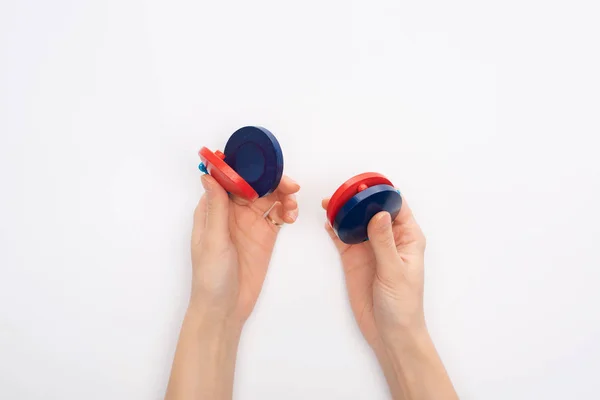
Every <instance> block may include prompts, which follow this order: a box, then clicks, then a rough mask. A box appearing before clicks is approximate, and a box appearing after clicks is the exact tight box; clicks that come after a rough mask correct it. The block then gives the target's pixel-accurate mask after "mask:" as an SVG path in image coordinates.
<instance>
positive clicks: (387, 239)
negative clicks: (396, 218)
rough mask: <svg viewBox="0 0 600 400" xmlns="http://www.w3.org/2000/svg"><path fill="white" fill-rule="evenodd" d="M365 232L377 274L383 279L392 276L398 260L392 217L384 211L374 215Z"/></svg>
mask: <svg viewBox="0 0 600 400" xmlns="http://www.w3.org/2000/svg"><path fill="white" fill-rule="evenodd" d="M367 230H368V234H369V242H370V243H371V247H372V248H373V253H374V254H375V259H376V260H377V272H378V273H379V274H380V275H381V276H382V277H384V278H385V277H390V276H392V274H393V269H395V267H396V266H397V264H398V260H399V256H398V250H397V249H396V241H395V239H394V232H393V230H392V217H391V216H390V214H389V213H388V212H386V211H382V212H380V213H378V214H376V215H375V216H374V217H373V218H371V221H370V222H369V226H368V227H367Z"/></svg>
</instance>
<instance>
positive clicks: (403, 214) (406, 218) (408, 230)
mask: <svg viewBox="0 0 600 400" xmlns="http://www.w3.org/2000/svg"><path fill="white" fill-rule="evenodd" d="M393 224H394V226H398V227H399V228H400V230H401V231H402V233H403V235H402V237H403V240H402V242H403V243H400V244H399V246H398V247H397V248H398V249H399V250H402V251H404V250H405V249H406V248H407V247H406V245H407V244H409V245H411V246H412V245H413V244H416V245H417V247H416V249H418V250H419V251H421V252H422V251H424V250H425V246H426V244H425V242H426V239H425V235H424V234H423V231H422V230H421V227H420V226H419V224H418V223H417V221H416V219H415V217H414V215H413V213H412V210H411V209H410V207H409V205H408V202H407V201H406V198H405V197H404V196H402V207H401V208H400V213H399V214H398V216H397V217H396V219H395V220H394V223H393Z"/></svg>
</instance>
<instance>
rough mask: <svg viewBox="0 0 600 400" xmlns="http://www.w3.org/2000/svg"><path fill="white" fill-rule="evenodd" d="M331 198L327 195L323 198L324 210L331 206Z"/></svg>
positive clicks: (322, 205)
mask: <svg viewBox="0 0 600 400" xmlns="http://www.w3.org/2000/svg"><path fill="white" fill-rule="evenodd" d="M329 200H331V198H330V197H325V198H324V199H323V200H321V207H323V210H327V207H329Z"/></svg>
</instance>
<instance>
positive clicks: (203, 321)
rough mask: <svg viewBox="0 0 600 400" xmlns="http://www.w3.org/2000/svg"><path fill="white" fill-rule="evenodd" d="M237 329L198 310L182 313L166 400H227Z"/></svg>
mask: <svg viewBox="0 0 600 400" xmlns="http://www.w3.org/2000/svg"><path fill="white" fill-rule="evenodd" d="M240 331H241V328H240V327H237V326H231V325H230V324H229V323H227V322H226V321H224V320H219V319H215V318H211V317H209V316H208V315H207V314H206V313H203V312H202V311H199V310H194V309H189V310H188V312H187V313H186V316H185V319H184V321H183V325H182V327H181V333H180V336H179V342H178V344H177V350H176V352H175V359H174V361H173V368H172V371H171V378H170V380H169V386H168V388H167V394H166V397H165V398H166V400H201V399H214V400H226V399H231V397H232V392H233V375H234V370H235V360H236V354H237V348H238V343H239V337H240Z"/></svg>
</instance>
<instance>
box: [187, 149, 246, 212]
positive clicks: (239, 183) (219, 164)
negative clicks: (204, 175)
mask: <svg viewBox="0 0 600 400" xmlns="http://www.w3.org/2000/svg"><path fill="white" fill-rule="evenodd" d="M198 155H199V156H200V159H201V160H202V162H203V163H204V165H205V166H206V170H207V171H208V173H209V174H210V175H211V176H212V177H213V178H215V180H216V181H217V182H219V184H220V185H221V186H222V187H223V189H225V190H227V192H229V193H231V194H233V195H235V196H238V197H241V198H243V199H246V200H250V201H254V200H256V199H258V193H256V191H255V190H254V189H252V186H250V184H249V183H248V182H246V181H245V180H244V178H242V177H241V176H239V175H238V173H237V172H235V171H234V170H233V168H231V167H230V166H229V165H227V163H226V162H225V161H223V159H222V158H220V157H219V156H220V155H223V153H221V152H220V151H217V152H215V153H213V152H212V151H210V150H209V149H207V148H206V147H203V148H201V149H200V151H199V152H198ZM223 157H224V156H223Z"/></svg>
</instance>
